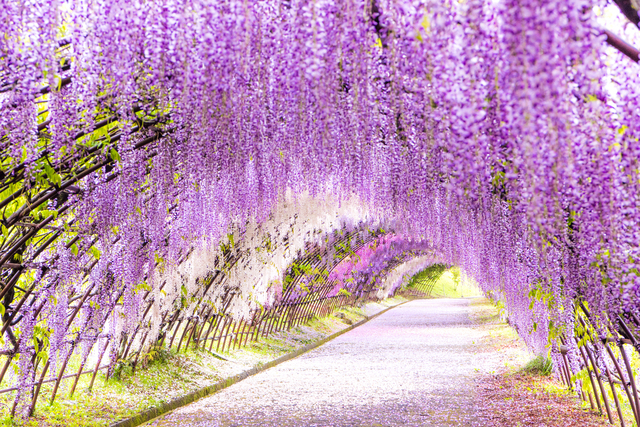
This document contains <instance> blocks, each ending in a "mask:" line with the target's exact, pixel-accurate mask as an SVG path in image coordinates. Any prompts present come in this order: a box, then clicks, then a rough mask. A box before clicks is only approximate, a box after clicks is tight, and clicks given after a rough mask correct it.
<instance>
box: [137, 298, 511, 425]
mask: <svg viewBox="0 0 640 427" xmlns="http://www.w3.org/2000/svg"><path fill="white" fill-rule="evenodd" d="M470 310H471V308H470V305H469V300H468V299H430V300H415V301H411V302H409V303H406V304H404V305H402V306H399V307H396V308H394V309H392V310H390V311H388V312H386V313H384V314H383V315H381V316H379V317H377V318H375V319H373V320H371V321H369V322H368V323H366V324H364V325H362V326H360V327H358V328H355V329H353V330H352V331H349V332H347V333H345V334H343V335H341V336H340V337H338V338H336V339H334V340H332V341H330V342H329V343H327V344H325V345H323V346H321V347H319V348H317V349H315V350H313V351H310V352H309V353H306V354H304V355H302V356H300V357H298V358H296V359H293V360H291V361H288V362H285V363H283V364H281V365H278V366H276V367H274V368H272V369H269V370H267V371H264V372H262V373H260V374H257V375H255V376H253V377H250V378H248V379H246V380H244V381H241V382H239V383H237V384H235V385H233V386H231V387H229V388H227V389H225V390H222V391H220V392H218V393H216V394H214V395H211V396H209V397H207V398H204V399H201V400H199V401H197V402H195V403H193V404H191V405H188V406H185V407H183V408H180V409H178V410H176V411H174V412H172V413H170V414H168V415H165V416H163V417H161V418H158V419H156V420H154V421H152V422H150V423H149V424H148V425H149V426H157V427H160V426H162V427H165V426H221V427H222V426H224V427H232V426H238V427H239V426H287V427H288V426H422V425H425V426H482V425H485V423H484V422H483V420H482V419H481V418H480V416H479V415H477V414H479V413H482V411H478V410H477V409H478V408H477V407H476V405H477V402H476V399H475V389H476V386H475V384H474V377H478V375H481V374H485V373H488V372H495V371H497V370H499V369H500V368H501V367H502V366H504V359H503V358H502V357H501V356H500V355H499V354H494V353H493V352H487V351H480V350H481V349H480V348H479V347H480V346H479V342H480V341H481V340H482V338H483V335H484V334H485V332H483V330H482V328H478V327H474V326H475V325H474V324H473V322H472V321H471V320H470V317H469V313H470Z"/></svg>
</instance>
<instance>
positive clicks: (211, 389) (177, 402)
mask: <svg viewBox="0 0 640 427" xmlns="http://www.w3.org/2000/svg"><path fill="white" fill-rule="evenodd" d="M410 301H413V298H412V299H408V300H407V301H403V302H401V303H399V304H396V305H392V306H391V307H387V308H385V309H384V310H381V311H379V312H378V313H376V314H373V315H371V316H365V318H364V319H362V320H360V321H359V322H357V323H354V324H353V325H349V326H347V327H346V328H344V329H342V330H340V331H338V332H335V333H333V334H331V335H329V336H327V337H324V338H322V339H320V340H318V341H316V342H313V343H311V344H306V345H304V346H302V347H300V348H299V349H297V350H294V351H292V352H291V353H287V354H285V355H283V356H280V357H278V358H277V359H274V360H271V361H269V362H267V363H263V364H261V365H259V366H254V367H253V368H251V369H248V370H246V371H244V372H241V373H239V374H236V375H234V376H232V377H229V378H225V379H223V380H220V381H218V382H217V383H214V384H211V385H209V386H206V387H203V388H201V389H199V390H196V391H193V392H191V393H189V394H186V395H184V396H182V397H178V398H176V399H173V400H171V401H169V402H166V403H162V404H160V405H159V406H155V407H153V408H150V409H147V410H145V411H143V412H141V413H139V414H137V415H134V416H133V417H130V418H125V419H124V420H120V421H117V422H115V423H112V424H109V427H137V426H139V425H142V424H144V423H146V422H149V421H151V420H153V419H154V418H157V417H159V416H161V415H165V414H167V413H169V412H171V411H174V410H176V409H178V408H180V407H182V406H186V405H188V404H190V403H193V402H195V401H196V400H200V399H202V398H203V397H206V396H209V395H211V394H213V393H216V392H218V391H220V390H224V389H225V388H227V387H229V386H232V385H233V384H236V383H238V382H240V381H242V380H244V379H246V378H249V377H251V376H253V375H255V374H258V373H260V372H262V371H266V370H267V369H269V368H273V367H274V366H277V365H279V364H281V363H283V362H286V361H288V360H291V359H294V358H296V357H298V356H300V355H302V354H304V353H307V352H308V351H311V350H313V349H315V348H317V347H320V346H321V345H323V344H326V343H327V342H329V341H331V340H333V339H335V338H337V337H339V336H340V335H342V334H345V333H347V332H349V331H351V330H353V329H355V328H357V327H358V326H362V325H364V324H365V323H367V322H368V321H370V320H372V319H375V318H376V317H378V316H380V315H382V314H384V313H386V312H387V311H389V310H391V309H392V308H396V307H400V306H401V305H403V304H406V303H408V302H410Z"/></svg>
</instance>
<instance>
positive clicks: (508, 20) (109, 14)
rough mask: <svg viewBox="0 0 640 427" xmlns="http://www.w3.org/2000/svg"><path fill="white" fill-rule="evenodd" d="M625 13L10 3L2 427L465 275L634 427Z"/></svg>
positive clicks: (584, 391) (272, 3)
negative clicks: (174, 364)
mask: <svg viewBox="0 0 640 427" xmlns="http://www.w3.org/2000/svg"><path fill="white" fill-rule="evenodd" d="M637 9H638V4H637V2H635V1H633V0H613V2H611V1H609V0H593V1H589V0H567V1H562V2H560V1H552V0H531V1H520V0H464V1H462V0H447V1H444V0H396V1H391V0H338V1H334V0H314V1H310V0H263V1H255V0H248V1H247V0H243V1H240V0H220V1H217V0H216V1H214V0H73V1H71V0H56V1H34V0H0V138H1V139H0V152H1V169H0V193H1V194H0V210H1V212H2V215H1V217H0V220H1V231H2V233H1V236H0V314H1V316H2V323H1V328H2V329H1V332H0V403H1V405H0V406H1V408H0V411H1V412H2V416H4V417H8V419H13V420H14V421H13V422H17V421H16V420H28V419H29V418H30V417H33V415H34V414H35V413H37V412H38V410H39V409H38V408H40V407H41V406H42V405H47V404H51V403H52V402H55V401H56V399H69V398H71V397H72V396H74V394H77V393H89V392H90V391H91V389H92V387H94V383H95V382H96V381H98V380H97V378H99V379H100V378H109V377H110V376H112V375H113V374H114V372H115V371H116V370H117V369H120V368H121V367H122V366H129V367H131V368H132V369H136V368H137V367H138V368H140V369H143V367H144V365H145V360H147V359H148V358H149V355H151V354H154V352H158V351H159V349H165V350H170V351H172V352H174V353H176V352H177V353H180V352H183V351H186V350H187V349H193V348H197V349H203V350H206V351H209V352H213V353H218V354H220V353H224V352H225V351H226V350H228V349H231V348H239V347H243V346H246V345H247V344H248V343H251V342H254V341H257V340H260V339H263V338H265V337H268V336H270V335H271V334H273V333H275V332H278V331H282V330H288V329H291V328H292V327H295V326H296V325H298V324H301V323H304V322H306V321H307V320H309V319H311V318H314V317H321V316H325V315H328V314H330V313H332V312H334V310H336V309H337V308H340V307H344V306H354V305H357V304H362V303H364V302H368V301H380V300H383V299H385V298H387V297H389V296H393V295H395V294H396V293H397V292H402V293H403V294H404V295H413V296H424V295H428V294H429V293H430V286H432V285H433V283H434V281H435V279H436V278H437V277H438V276H439V275H440V274H441V273H442V272H443V271H444V270H445V269H446V268H449V267H451V266H457V267H459V268H460V270H461V271H462V272H463V273H464V275H465V276H466V277H469V278H471V279H472V280H473V281H475V283H477V285H478V286H479V288H480V289H481V290H482V291H483V292H484V293H485V294H486V295H488V296H490V297H491V298H492V299H493V300H494V301H495V302H496V303H498V304H501V305H503V306H504V307H505V309H506V310H507V312H508V317H509V323H510V324H511V325H512V326H513V327H514V328H515V329H516V330H517V332H518V334H519V335H520V337H521V338H522V339H523V340H524V341H525V342H526V344H527V345H528V346H529V347H530V348H531V349H532V351H534V352H535V353H537V354H544V355H548V357H550V359H551V360H552V362H553V372H554V375H555V376H556V377H557V378H559V379H560V380H561V381H562V382H563V383H564V385H565V387H566V388H567V389H569V390H571V391H572V392H573V393H574V394H576V395H578V396H579V397H580V398H581V399H583V400H584V401H585V402H587V403H588V404H590V405H591V406H592V407H594V408H598V409H599V411H600V412H601V413H602V415H603V417H605V419H607V420H609V421H610V422H612V423H614V424H621V425H639V424H640V392H639V390H638V389H639V388H640V381H638V375H640V372H638V369H639V368H640V353H639V352H640V270H639V269H640V142H639V138H640V126H638V127H637V126H636V125H638V124H639V123H640V101H639V99H640V98H639V95H640V83H639V82H638V77H639V74H638V70H639V68H638V65H637V62H638V60H639V59H640V56H639V51H638V50H637V49H636V48H635V47H634V45H635V46H640V32H639V29H638V23H639V22H640V18H639V16H638V11H637ZM636 120H638V122H637V121H636ZM420 272H422V273H421V274H422V277H423V278H424V280H422V281H421V282H420V283H419V284H418V285H417V286H412V287H409V288H408V287H407V285H408V283H409V280H410V279H411V278H412V277H414V276H415V275H416V274H417V273H420ZM414 284H415V283H414ZM81 381H84V383H87V382H88V386H83V388H82V390H80V388H79V387H77V385H78V384H79V382H81ZM625 411H626V412H625ZM625 423H626V424H625Z"/></svg>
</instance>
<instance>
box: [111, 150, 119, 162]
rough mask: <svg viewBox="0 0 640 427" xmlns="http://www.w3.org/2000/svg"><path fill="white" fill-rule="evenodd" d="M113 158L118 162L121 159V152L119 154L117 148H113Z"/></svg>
mask: <svg viewBox="0 0 640 427" xmlns="http://www.w3.org/2000/svg"><path fill="white" fill-rule="evenodd" d="M111 158H112V159H113V160H114V161H116V162H119V161H120V154H118V152H117V151H116V149H115V148H112V149H111Z"/></svg>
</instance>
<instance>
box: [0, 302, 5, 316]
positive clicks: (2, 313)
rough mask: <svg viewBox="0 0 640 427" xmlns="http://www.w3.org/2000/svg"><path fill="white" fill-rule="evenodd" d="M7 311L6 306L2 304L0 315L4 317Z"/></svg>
mask: <svg viewBox="0 0 640 427" xmlns="http://www.w3.org/2000/svg"><path fill="white" fill-rule="evenodd" d="M5 311H6V310H5V308H4V305H3V304H2V303H0V315H2V316H4V313H5Z"/></svg>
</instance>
